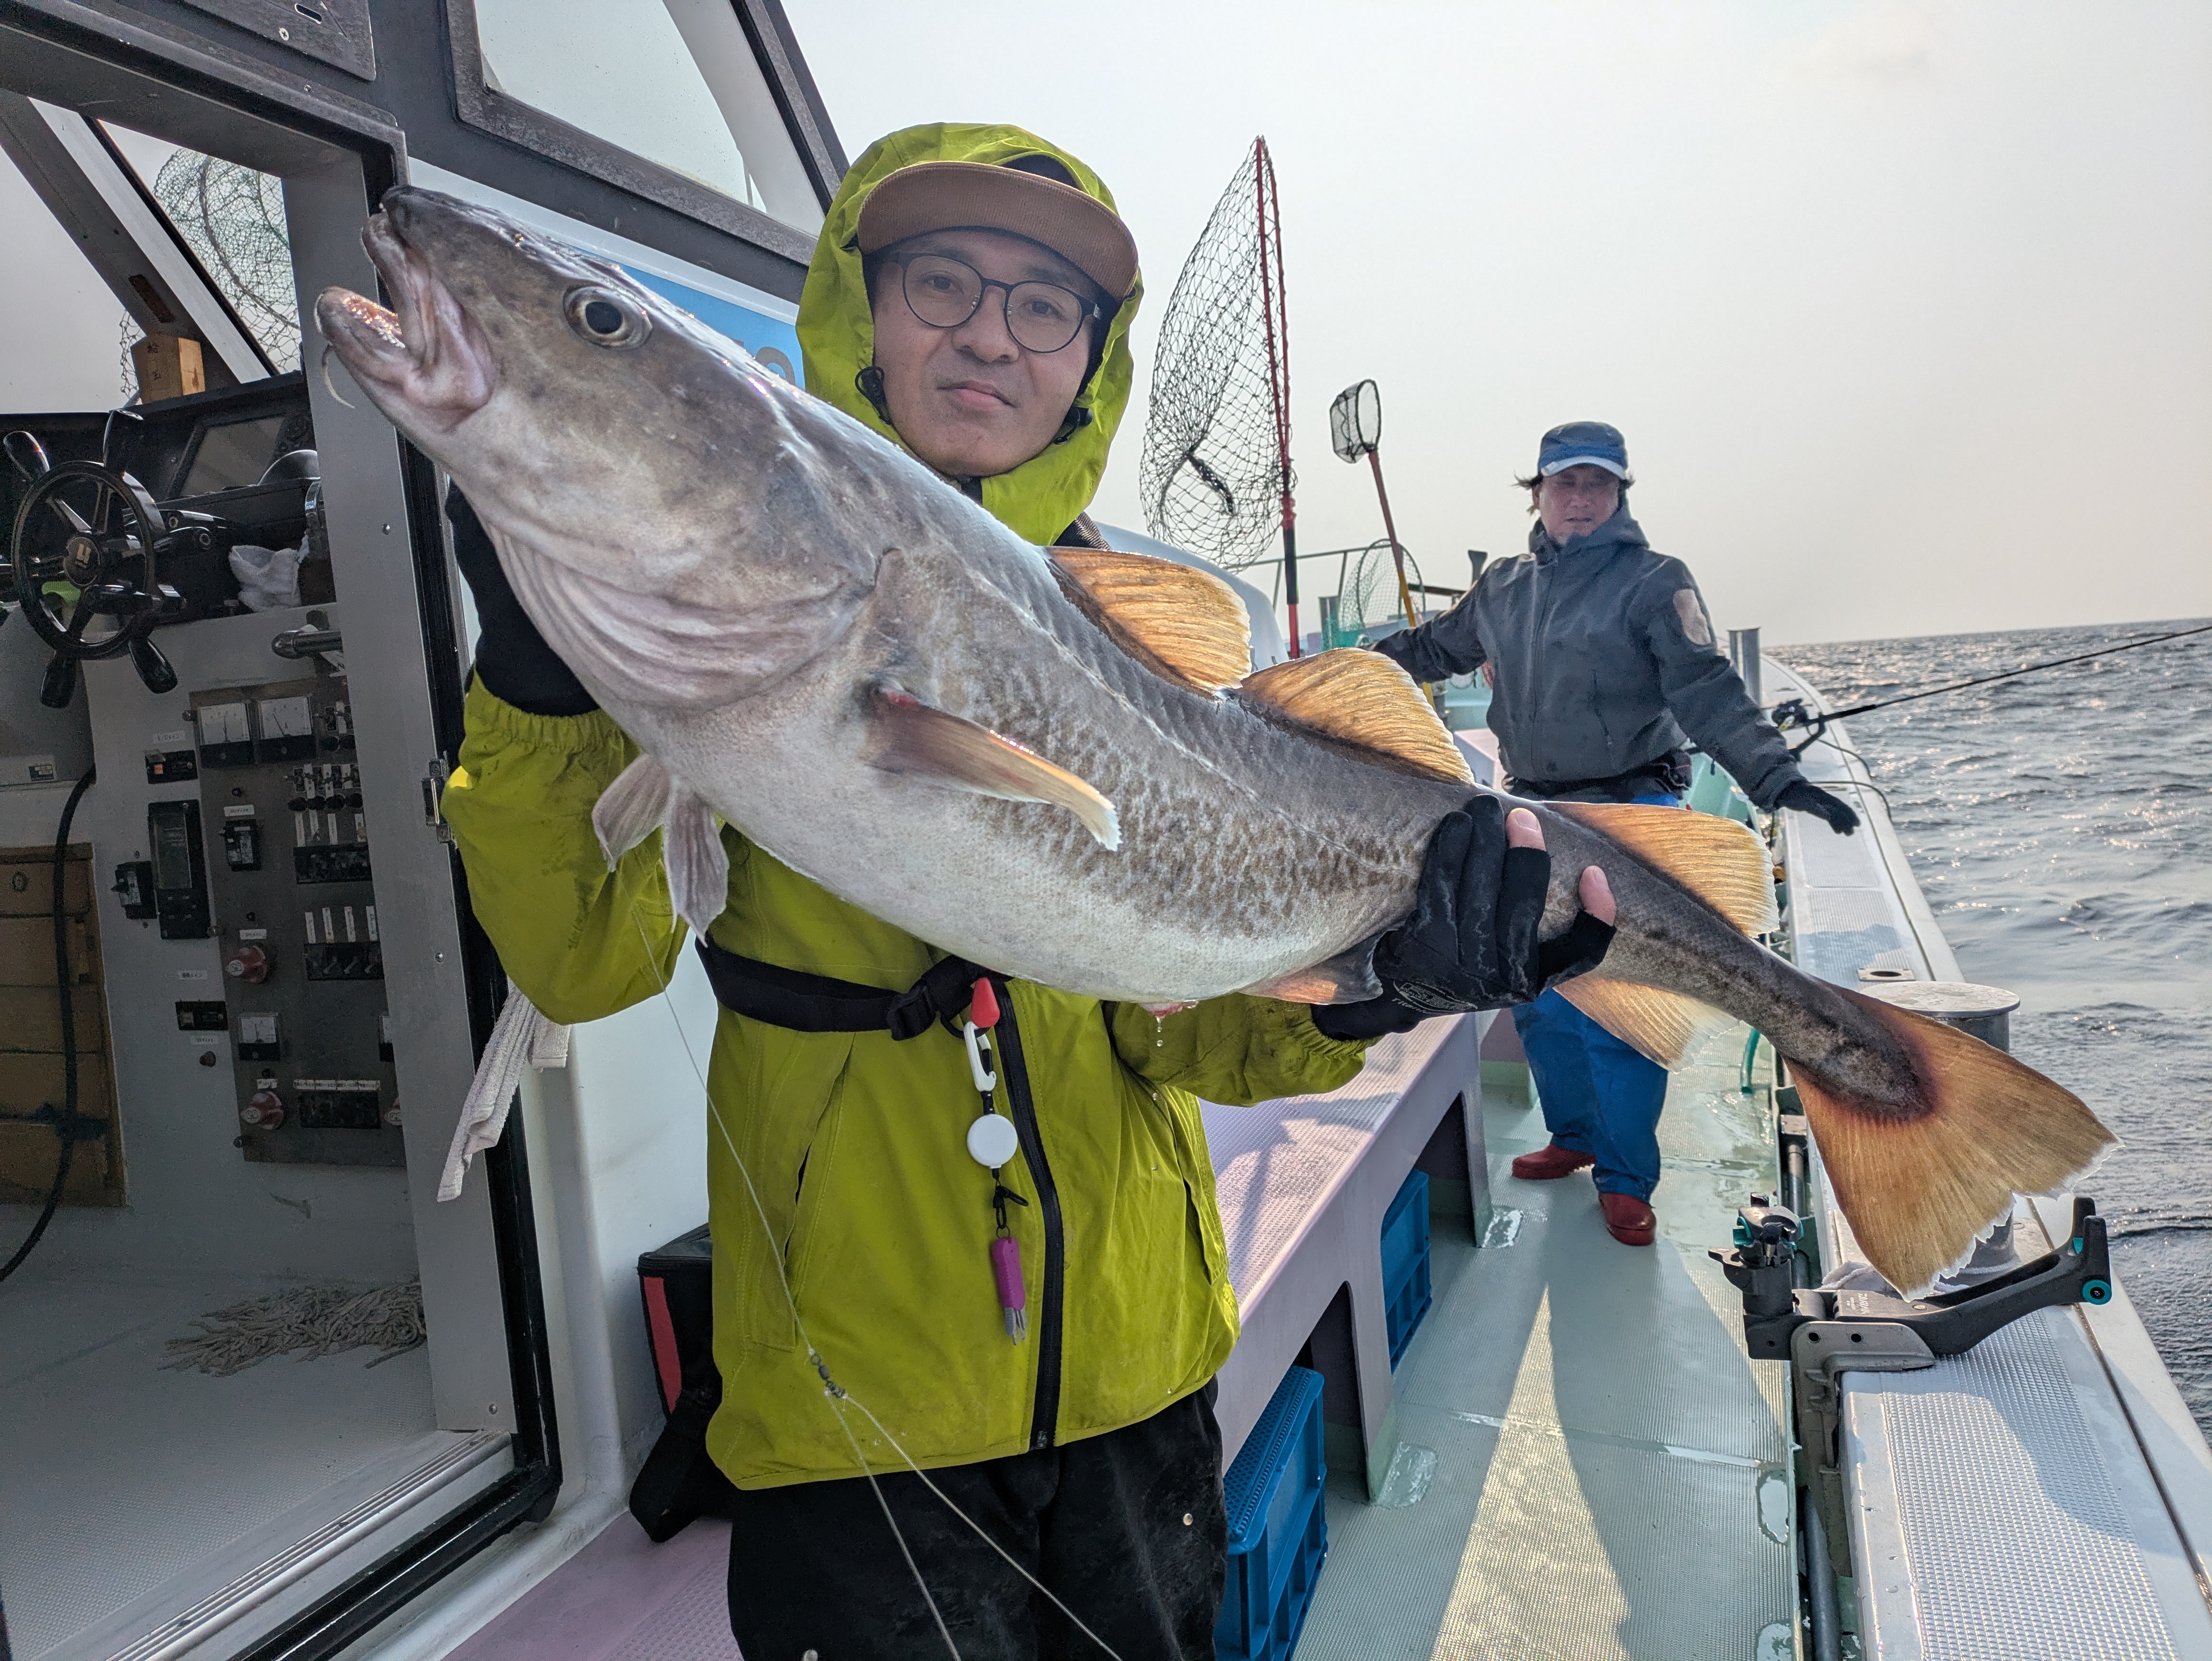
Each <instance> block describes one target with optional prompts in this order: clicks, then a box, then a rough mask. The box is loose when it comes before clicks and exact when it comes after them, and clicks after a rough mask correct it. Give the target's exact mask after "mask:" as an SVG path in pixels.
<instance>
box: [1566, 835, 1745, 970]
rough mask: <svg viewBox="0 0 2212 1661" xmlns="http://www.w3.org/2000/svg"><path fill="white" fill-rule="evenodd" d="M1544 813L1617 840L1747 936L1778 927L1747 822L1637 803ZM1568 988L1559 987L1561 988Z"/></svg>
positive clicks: (1608, 838)
mask: <svg viewBox="0 0 2212 1661" xmlns="http://www.w3.org/2000/svg"><path fill="white" fill-rule="evenodd" d="M1544 806H1545V807H1546V808H1547V809H1548V810H1549V811H1550V812H1554V813H1563V814H1565V816H1566V817H1567V818H1571V819H1573V820H1574V821H1575V822H1576V823H1577V824H1582V825H1585V826H1587V827H1588V828H1589V829H1590V830H1592V831H1596V832H1597V833H1598V834H1599V835H1600V836H1601V837H1605V838H1607V840H1608V841H1611V842H1617V843H1620V845H1621V846H1622V847H1623V848H1625V849H1627V850H1628V851H1629V852H1630V853H1631V854H1633V855H1635V856H1636V857H1637V858H1638V859H1639V860H1641V861H1643V862H1644V864H1646V865H1648V866H1650V867H1651V868H1652V869H1653V870H1655V871H1657V872H1659V873H1662V874H1663V875H1665V876H1668V877H1671V878H1672V879H1674V881H1675V882H1677V883H1679V884H1680V885H1682V886H1683V887H1684V888H1686V889H1687V890H1689V891H1690V892H1691V893H1692V895H1694V896H1695V897H1697V898H1699V899H1700V900H1702V901H1704V902H1705V904H1707V905H1709V906H1711V907H1712V909H1713V910H1716V911H1717V912H1719V913H1720V914H1721V915H1722V916H1724V917H1726V918H1727V919H1728V920H1729V922H1731V923H1733V924H1735V927H1737V928H1741V930H1743V932H1744V933H1745V934H1765V933H1767V932H1768V931H1769V930H1771V929H1773V928H1778V926H1779V925H1780V923H1781V921H1782V914H1781V913H1780V912H1779V911H1778V910H1776V908H1775V904H1774V860H1773V856H1772V855H1771V854H1770V853H1769V852H1768V851H1767V847H1766V844H1765V843H1764V842H1761V841H1760V840H1759V833H1758V832H1757V831H1753V829H1752V828H1751V827H1750V826H1749V825H1747V824H1737V823H1736V822H1735V820H1734V819H1724V818H1718V817H1717V816H1716V815H1714V814H1711V813H1686V812H1683V811H1682V810H1681V809H1680V808H1679V807H1660V806H1651V805H1649V804H1640V803H1636V802H1595V801H1547V802H1546V803H1545V804H1544ZM1560 990H1562V991H1565V987H1562V988H1561V989H1560Z"/></svg>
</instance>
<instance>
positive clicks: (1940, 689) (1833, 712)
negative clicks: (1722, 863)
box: [1772, 623, 2212, 721]
mask: <svg viewBox="0 0 2212 1661" xmlns="http://www.w3.org/2000/svg"><path fill="white" fill-rule="evenodd" d="M2206 634H2212V623H2205V624H2198V625H2197V627H2196V628H2194V629H2176V630H2172V632H2171V633H2169V634H2163V635H2150V636H2145V637H2144V638H2142V639H2140V640H2130V641H2125V642H2122V643H2121V644H2119V645H2118V646H2105V647H2100V648H2098V649H2097V650H2096V651H2093V652H2081V653H2077V654H2075V655H2074V656H2072V657H2070V658H2053V659H2051V661H2050V662H2048V663H2031V664H2027V665H2026V666H2023V667H2021V668H2018V669H2007V670H2005V671H2004V672H2002V673H2000V674H1995V675H1977V676H1976V677H1975V678H1973V679H1972V680H1956V681H1953V682H1952V683H1951V684H1949V685H1948V686H1931V687H1929V688H1928V689H1927V690H1926V691H1922V692H1905V693H1902V694H1900V695H1899V696H1898V697H1893V698H1879V699H1877V700H1875V702H1874V703H1855V704H1853V705H1852V706H1851V707H1850V709H1824V710H1822V711H1821V712H1820V715H1819V716H1818V717H1817V719H1820V720H1823V721H1842V720H1843V719H1844V718H1845V717H1846V716H1849V715H1869V714H1871V713H1872V712H1873V711H1875V710H1876V709H1889V708H1891V707H1892V706H1893V705H1896V704H1899V703H1912V702H1913V701H1914V700H1916V699H1918V698H1932V697H1940V696H1941V695H1942V694H1943V693H1945V692H1963V691H1966V688H1968V687H1969V686H1987V685H1989V684H1991V683H1992V682H1994V681H2000V680H2011V679H2013V678H2015V677H2017V676H2020V675H2033V674H2036V673H2038V672H2040V671H2042V670H2045V669H2063V668H2064V667H2065V666H2067V665H2068V664H2069V663H2087V661H2088V660H2090V659H2091V658H2105V657H2110V656H2112V654H2113V653H2115V652H2132V651H2135V650H2136V649H2137V648H2141V647H2145V646H2156V645H2158V644H2159V643H2160V642H2163V641H2169V640H2186V639H2188V638H2189V637H2190V636H2192V635H2206ZM1790 703H1796V705H1797V706H1798V709H1799V710H1800V711H1801V712H1802V710H1803V707H1804V706H1803V701H1802V699H1792V700H1790ZM1790 703H1779V704H1777V705H1776V706H1775V707H1774V709H1773V711H1772V713H1773V715H1774V716H1775V717H1776V719H1777V721H1779V720H1780V718H1781V715H1782V713H1783V712H1784V710H1786V709H1789V708H1790Z"/></svg>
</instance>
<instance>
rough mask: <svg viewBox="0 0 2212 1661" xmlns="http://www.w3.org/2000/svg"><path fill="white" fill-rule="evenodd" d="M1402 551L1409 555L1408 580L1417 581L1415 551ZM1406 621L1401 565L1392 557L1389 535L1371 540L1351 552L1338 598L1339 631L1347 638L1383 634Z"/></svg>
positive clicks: (1347, 559)
mask: <svg viewBox="0 0 2212 1661" xmlns="http://www.w3.org/2000/svg"><path fill="white" fill-rule="evenodd" d="M1401 551H1402V552H1403V553H1404V554H1405V557H1406V581H1408V582H1413V583H1418V582H1419V581H1420V580H1421V568H1420V567H1419V565H1417V564H1416V563H1414V561H1413V551H1412V550H1411V549H1404V550H1401ZM1405 621H1406V613H1405V611H1404V610H1403V609H1402V607H1401V604H1400V601H1399V598H1398V566H1397V563H1396V562H1395V560H1393V559H1392V558H1391V557H1390V544H1389V540H1388V538H1385V539H1384V540H1383V541H1380V542H1371V543H1370V544H1368V545H1367V546H1366V547H1364V548H1363V549H1361V550H1360V551H1358V552H1357V553H1355V554H1351V555H1348V556H1347V557H1346V562H1345V577H1344V586H1343V587H1342V589H1341V590H1340V592H1339V593H1338V594H1337V599H1336V626H1337V628H1338V630H1340V632H1341V633H1343V634H1344V635H1345V636H1347V637H1349V636H1355V635H1363V634H1367V635H1371V636H1380V635H1384V634H1389V633H1390V632H1391V631H1392V630H1395V629H1396V628H1398V627H1400V626H1401V625H1402V624H1404V623H1405Z"/></svg>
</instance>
